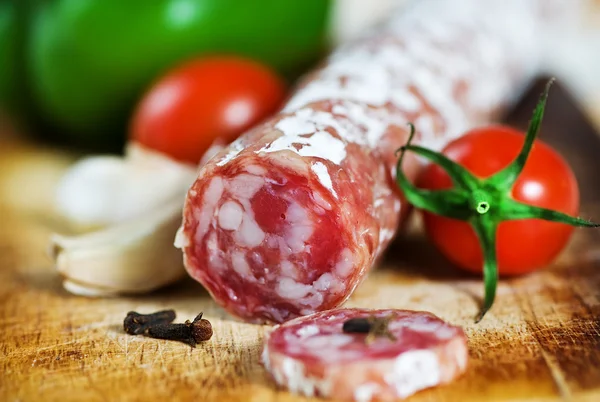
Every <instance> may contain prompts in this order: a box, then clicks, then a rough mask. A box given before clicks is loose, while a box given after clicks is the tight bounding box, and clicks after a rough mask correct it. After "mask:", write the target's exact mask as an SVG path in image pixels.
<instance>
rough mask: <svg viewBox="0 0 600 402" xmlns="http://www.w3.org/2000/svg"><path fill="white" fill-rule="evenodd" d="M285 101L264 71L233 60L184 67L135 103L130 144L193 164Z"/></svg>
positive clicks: (271, 75)
mask: <svg viewBox="0 0 600 402" xmlns="http://www.w3.org/2000/svg"><path fill="white" fill-rule="evenodd" d="M284 96H285V85H284V83H283V81H282V80H281V79H280V78H279V77H278V76H277V75H276V74H275V73H274V72H273V71H271V70H270V69H269V68H267V67H266V66H263V65H261V64H259V63H256V62H254V61H251V60H248V59H243V58H240V57H234V56H222V57H210V58H202V59H196V60H192V61H189V62H187V63H185V64H183V65H181V66H179V67H177V68H175V69H174V70H172V71H170V72H168V73H167V74H166V75H165V76H164V77H163V78H162V79H160V80H159V81H158V82H156V83H155V84H154V85H153V86H152V87H151V88H150V90H149V91H148V92H147V93H146V94H145V96H144V97H143V98H142V100H141V102H140V103H139V105H138V107H137V110H136V111H135V114H134V116H133V120H132V124H131V137H130V138H131V140H133V141H136V142H138V143H140V144H141V145H144V146H146V147H148V148H151V149H154V150H156V151H160V152H163V153H165V154H167V155H169V156H171V157H173V158H174V159H177V160H180V161H182V162H189V163H194V164H197V163H198V162H199V161H200V159H201V157H202V155H203V154H204V152H205V151H206V150H207V149H208V148H209V147H210V146H211V144H213V142H214V141H215V140H216V139H221V140H222V141H223V142H225V143H229V142H231V141H233V140H234V139H235V138H236V137H237V136H239V135H240V134H241V133H243V132H244V131H245V130H247V129H248V128H250V127H252V126H253V125H255V124H257V123H259V122H260V121H261V120H263V119H264V118H266V117H268V116H269V115H271V114H272V113H274V112H275V111H276V110H277V108H278V107H279V106H280V105H281V103H282V101H283V99H284Z"/></svg>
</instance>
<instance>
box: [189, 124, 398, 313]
mask: <svg viewBox="0 0 600 402" xmlns="http://www.w3.org/2000/svg"><path fill="white" fill-rule="evenodd" d="M275 134H276V135H280V134H277V133H275ZM310 135H311V134H307V138H308V137H310ZM322 135H323V136H324V135H325V134H322ZM277 138H283V137H281V136H279V137H277ZM274 142H275V141H271V142H267V144H269V145H270V146H272V144H273V143H274ZM338 142H340V141H339V140H338ZM260 145H261V142H260V141H259V142H256V143H254V145H250V146H248V147H245V149H244V150H243V151H242V152H240V154H239V155H238V156H236V157H235V158H233V159H232V160H229V161H228V162H227V163H226V164H222V165H219V163H218V162H217V163H214V162H213V163H211V164H209V165H208V167H207V169H210V171H207V172H205V174H204V175H203V176H202V178H201V179H199V180H197V181H196V183H194V185H193V186H192V188H191V190H190V192H189V194H188V198H187V202H186V208H185V211H184V224H183V228H182V230H181V231H180V235H179V237H178V241H177V244H178V245H179V246H180V247H182V248H183V249H184V256H185V260H186V267H187V269H188V271H189V273H190V275H191V276H192V277H194V278H195V279H196V280H198V281H199V282H200V283H202V284H203V285H204V286H205V287H206V289H208V291H209V292H210V293H211V294H212V296H213V297H214V299H215V300H216V301H217V302H218V303H219V304H220V305H221V306H223V307H224V308H225V309H226V310H227V311H229V312H230V313H231V314H233V315H236V316H238V317H241V318H243V319H244V320H246V321H251V322H261V323H264V322H283V321H286V320H289V319H292V318H296V317H298V316H301V315H306V314H311V313H314V312H316V311H322V310H327V309H331V308H334V307H337V306H339V305H340V304H341V303H342V302H343V301H344V300H345V299H346V298H347V297H348V296H349V294H350V293H351V292H352V290H353V289H354V287H355V286H357V284H358V283H359V281H360V279H362V277H363V276H364V273H365V269H364V268H365V267H368V266H369V265H370V264H371V262H372V254H373V252H374V249H375V248H376V247H377V244H379V243H380V241H379V240H380V239H379V230H378V229H379V227H377V226H373V225H372V224H371V226H369V225H370V220H369V219H368V218H370V216H369V215H367V214H366V213H365V212H364V210H362V211H359V210H357V207H361V208H363V209H366V208H367V206H363V205H360V204H359V205H358V206H357V205H356V204H358V202H357V197H358V196H357V195H356V191H355V190H354V189H353V187H355V186H354V185H353V183H352V182H351V181H350V180H346V179H345V177H340V176H346V175H347V169H346V170H343V169H341V168H340V167H339V166H337V165H334V164H333V163H331V162H329V161H327V160H325V159H323V158H306V157H302V156H300V155H297V154H296V153H293V152H290V151H281V150H278V151H277V152H268V151H269V149H266V150H261V149H258V147H259V146H260ZM263 146H264V145H263ZM254 148H257V149H254ZM349 152H351V150H350V151H349ZM225 157H226V155H225ZM217 159H218V158H217ZM366 160H367V161H370V160H371V159H370V158H366ZM369 171H370V170H367V172H369ZM323 182H325V184H323ZM332 183H333V184H332ZM328 184H329V187H330V188H328V186H327V185H328ZM369 195H370V193H369ZM367 203H369V204H370V203H371V199H368V200H365V201H363V204H367ZM340 211H345V212H344V213H340ZM389 221H390V222H391V223H392V224H395V223H396V221H397V219H394V218H391V219H389ZM372 226H373V227H372Z"/></svg>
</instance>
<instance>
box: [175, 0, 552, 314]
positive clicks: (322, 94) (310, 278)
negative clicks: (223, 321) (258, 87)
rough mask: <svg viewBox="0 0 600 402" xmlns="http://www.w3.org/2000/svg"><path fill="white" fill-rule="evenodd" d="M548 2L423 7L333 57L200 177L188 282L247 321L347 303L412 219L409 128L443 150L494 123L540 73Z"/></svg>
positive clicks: (427, 3) (187, 229)
mask: <svg viewBox="0 0 600 402" xmlns="http://www.w3.org/2000/svg"><path fill="white" fill-rule="evenodd" d="M541 3H543V1H541V0H526V1H525V0H518V1H517V0H487V1H479V0H463V1H459V2H449V1H447V0H423V1H417V2H415V3H414V5H413V6H411V7H409V9H408V10H406V11H403V12H402V13H400V14H398V15H397V16H395V17H393V18H392V19H391V20H390V22H389V23H388V24H387V25H385V26H383V27H381V28H380V29H379V30H378V31H375V32H372V33H371V34H369V35H366V36H365V37H364V38H363V39H361V40H359V41H357V42H355V43H351V44H348V45H346V46H344V47H342V48H340V49H338V50H337V51H336V52H334V53H333V54H332V55H331V57H330V58H328V59H327V60H326V61H325V62H324V65H323V67H322V68H320V69H318V70H316V71H315V72H313V73H311V74H310V75H308V76H307V77H306V79H305V80H304V81H303V82H302V83H301V84H300V85H299V87H298V89H297V91H296V92H295V94H294V95H293V96H292V97H291V99H290V101H289V102H288V104H287V105H286V106H285V108H284V110H283V111H282V112H281V113H279V114H278V115H277V116H275V117H273V118H272V119H271V120H270V121H267V122H266V123H264V124H263V125H261V126H259V127H256V128H254V129H253V130H251V131H250V132H248V133H246V134H245V135H243V136H242V137H240V138H239V139H238V140H236V141H235V142H234V143H233V144H231V145H230V146H229V147H227V148H225V149H224V150H222V151H221V152H219V153H217V155H215V156H214V157H213V158H212V159H211V160H210V161H209V162H208V163H207V164H206V165H204V166H203V168H202V169H201V170H200V172H199V176H198V179H197V180H196V182H195V183H194V184H193V186H192V187H191V189H190V191H189V193H188V195H187V199H186V203H185V207H184V213H183V215H184V216H183V225H182V228H181V230H180V232H179V235H178V237H177V239H176V244H177V245H178V246H179V247H181V248H182V249H183V252H184V260H185V265H186V268H187V270H188V272H189V274H190V275H191V276H192V277H193V278H195V279H196V280H198V281H199V282H200V283H202V285H204V287H205V288H206V289H207V290H208V291H209V292H210V294H211V295H212V297H213V298H214V299H215V300H216V301H217V303H219V304H220V305H221V306H223V307H224V308H225V309H226V310H227V311H229V312H230V313H231V314H234V315H236V316H238V317H241V318H243V319H244V320H247V321H251V322H283V321H286V320H289V319H291V318H295V317H297V316H301V315H306V314H311V313H313V312H316V311H323V310H327V309H331V308H335V307H337V306H339V305H341V304H342V303H343V302H344V301H345V300H346V299H347V298H348V297H349V296H350V295H351V294H352V292H353V290H354V289H355V288H356V286H357V285H358V284H359V283H360V281H361V280H362V279H363V278H364V277H365V274H366V273H367V272H368V270H369V269H370V268H371V267H372V266H373V264H374V263H375V261H376V260H377V258H378V257H379V256H380V255H381V253H382V251H383V250H384V249H385V248H386V247H387V245H388V244H389V243H390V241H391V239H392V238H393V237H394V235H395V233H396V231H397V229H398V227H399V223H400V221H401V219H402V217H403V216H405V215H406V212H407V211H408V209H407V208H406V207H405V204H404V202H403V201H402V197H401V195H400V193H399V192H398V191H397V188H396V185H395V183H394V169H395V163H396V157H395V155H394V151H395V150H396V149H397V148H399V147H400V146H401V145H403V144H404V143H405V141H406V137H407V123H408V122H413V123H414V124H415V126H416V128H417V130H418V135H419V136H420V137H418V138H417V139H416V140H417V141H420V142H421V143H422V144H424V145H426V146H427V147H430V148H434V149H439V148H440V147H441V146H443V145H444V144H445V143H446V142H448V141H449V140H450V139H452V138H454V137H456V136H458V135H460V134H461V133H463V132H464V131H465V130H466V129H468V128H470V127H471V126H473V125H476V124H480V123H482V122H486V121H490V120H491V119H493V118H494V117H495V116H497V114H498V113H499V111H501V110H502V109H503V108H504V107H505V105H507V104H508V103H510V101H511V99H513V98H514V97H515V96H516V95H517V94H518V93H519V91H520V90H521V88H523V86H524V85H525V83H526V82H527V80H528V79H529V78H530V76H531V73H532V72H533V70H534V67H535V57H534V56H535V54H536V51H535V50H536V40H537V39H538V36H539V32H537V31H536V29H535V27H536V22H537V21H538V19H539V16H538V13H537V12H536V5H537V6H539V5H540V4H541ZM459 5H460V6H459ZM507 24H510V27H508V25H507ZM411 158H412V156H407V160H406V161H405V163H404V166H405V169H406V173H407V175H408V176H409V177H414V176H415V175H416V174H417V172H418V171H419V169H420V167H421V164H420V162H419V161H418V160H416V159H414V158H413V159H411Z"/></svg>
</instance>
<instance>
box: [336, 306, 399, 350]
mask: <svg viewBox="0 0 600 402" xmlns="http://www.w3.org/2000/svg"><path fill="white" fill-rule="evenodd" d="M394 317H395V314H390V315H388V316H387V317H381V318H380V317H375V316H370V317H356V318H350V319H349V320H346V321H344V324H343V325H342V331H343V332H345V333H348V334H367V336H366V337H365V343H366V344H367V345H369V344H371V343H372V342H373V341H374V340H375V338H377V337H379V336H385V337H386V338H388V339H389V340H390V341H395V340H396V337H395V336H394V334H392V333H391V332H390V330H389V328H388V324H389V323H390V321H391V320H392V319H393V318H394Z"/></svg>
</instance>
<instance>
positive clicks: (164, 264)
mask: <svg viewBox="0 0 600 402" xmlns="http://www.w3.org/2000/svg"><path fill="white" fill-rule="evenodd" d="M184 198H185V193H183V192H181V193H179V194H178V196H176V197H172V199H171V200H170V201H169V202H168V203H166V204H164V205H161V206H160V207H157V208H155V209H153V210H152V211H150V212H147V213H145V214H144V215H142V216H140V217H139V218H136V219H133V220H130V221H126V222H124V223H122V224H117V225H113V226H110V227H107V228H106V229H102V230H99V231H96V232H92V233H89V234H84V235H79V236H62V235H58V234H55V235H53V236H52V238H51V246H50V254H51V256H52V258H53V259H54V261H55V263H56V267H57V270H58V272H59V273H60V274H61V275H62V276H63V277H64V287H65V288H66V289H67V290H68V291H69V292H71V293H75V294H79V295H85V296H111V295H117V294H135V293H145V292H149V291H152V290H154V289H157V288H160V287H162V286H165V285H167V284H170V283H172V282H175V281H177V280H178V279H180V278H182V277H183V276H184V275H185V269H184V268H183V259H182V254H181V251H180V250H178V249H177V248H175V247H174V246H173V239H174V238H175V235H176V232H177V230H178V228H179V226H180V224H181V209H182V205H183V200H184Z"/></svg>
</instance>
